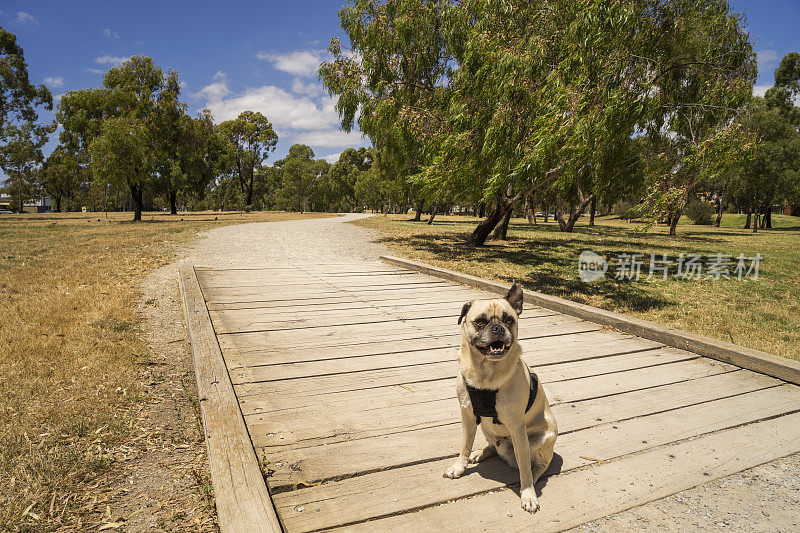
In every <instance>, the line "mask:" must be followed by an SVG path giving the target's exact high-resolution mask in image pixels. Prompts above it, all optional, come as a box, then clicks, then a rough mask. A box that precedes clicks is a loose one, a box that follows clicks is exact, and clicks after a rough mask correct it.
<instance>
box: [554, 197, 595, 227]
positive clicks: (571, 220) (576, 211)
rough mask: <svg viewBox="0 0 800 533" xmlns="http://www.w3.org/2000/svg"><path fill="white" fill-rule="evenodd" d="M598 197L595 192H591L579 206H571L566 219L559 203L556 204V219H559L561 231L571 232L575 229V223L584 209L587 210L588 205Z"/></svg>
mask: <svg viewBox="0 0 800 533" xmlns="http://www.w3.org/2000/svg"><path fill="white" fill-rule="evenodd" d="M595 198H596V197H595V195H594V193H592V194H590V195H589V196H587V197H586V198H584V199H583V201H582V202H580V203H579V204H578V206H577V207H572V206H570V213H569V217H568V218H567V220H564V216H563V214H562V213H561V210H560V209H559V208H558V205H559V203H560V202H559V203H557V204H556V206H557V207H556V220H557V221H558V227H559V229H560V230H561V231H563V232H565V233H571V232H572V230H573V229H575V223H576V222H577V221H578V219H579V218H580V217H581V215H582V214H583V212H584V211H586V207H587V206H588V205H589V204H590V203H591V202H592V200H594V199H595Z"/></svg>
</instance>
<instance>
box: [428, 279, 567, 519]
mask: <svg viewBox="0 0 800 533" xmlns="http://www.w3.org/2000/svg"><path fill="white" fill-rule="evenodd" d="M522 303H523V298H522V289H520V288H519V287H518V286H517V284H516V283H515V284H514V285H513V286H512V287H511V289H510V290H509V291H508V294H507V295H506V297H505V299H502V298H496V299H492V300H473V301H471V302H467V303H466V304H464V307H463V308H462V309H461V316H460V317H459V319H458V323H459V324H460V325H461V350H460V351H459V353H458V365H459V367H460V370H461V372H460V373H459V376H458V384H457V386H456V391H457V393H458V400H459V402H460V404H461V428H462V440H461V453H460V455H459V456H458V459H456V462H455V463H453V466H451V467H450V468H448V469H447V471H446V472H445V473H444V477H447V478H450V479H456V478H458V477H460V476H461V474H463V473H464V470H465V469H466V468H467V465H468V464H470V463H478V462H480V461H483V460H484V459H486V458H488V457H491V456H492V455H495V454H496V455H499V456H500V457H502V458H503V459H504V460H505V461H506V462H507V463H508V464H509V465H510V466H511V467H512V468H514V469H518V470H519V481H520V497H521V502H520V503H521V505H522V508H523V509H525V510H526V511H528V512H529V513H535V512H536V511H538V510H539V502H538V500H537V498H536V491H535V489H534V484H535V483H536V481H537V480H538V479H539V477H540V476H541V475H542V474H543V473H544V472H545V470H547V467H548V465H549V464H550V461H551V459H552V458H553V446H555V443H556V437H557V436H558V426H557V425H556V420H555V418H554V417H553V413H552V412H551V411H550V403H549V402H548V401H547V397H546V396H545V392H544V389H543V388H542V384H541V383H540V382H539V379H538V378H537V376H536V374H534V373H532V372H531V371H530V369H529V368H528V365H526V364H525V363H524V362H523V361H522V357H521V356H522V347H521V346H520V345H519V343H518V342H517V338H518V336H517V335H518V321H519V315H520V314H521V313H522ZM478 425H480V426H481V431H483V435H484V436H485V437H486V441H487V442H488V443H489V445H488V446H486V447H485V448H484V449H483V450H482V451H479V452H474V453H473V452H472V445H473V443H474V441H475V432H476V431H477V427H478Z"/></svg>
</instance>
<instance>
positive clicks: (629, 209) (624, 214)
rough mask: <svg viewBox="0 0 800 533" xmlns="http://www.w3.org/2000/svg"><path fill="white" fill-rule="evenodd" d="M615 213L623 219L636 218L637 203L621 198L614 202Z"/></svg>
mask: <svg viewBox="0 0 800 533" xmlns="http://www.w3.org/2000/svg"><path fill="white" fill-rule="evenodd" d="M614 214H615V215H617V216H618V217H619V218H621V219H623V220H628V221H630V219H632V218H636V204H634V203H633V202H629V201H627V200H620V201H619V202H617V203H616V204H614Z"/></svg>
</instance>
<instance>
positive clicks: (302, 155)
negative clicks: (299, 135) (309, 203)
mask: <svg viewBox="0 0 800 533" xmlns="http://www.w3.org/2000/svg"><path fill="white" fill-rule="evenodd" d="M315 163H316V161H315V160H314V151H313V150H312V149H311V147H310V146H306V145H305V144H293V145H292V146H290V147H289V153H288V154H287V155H286V157H285V158H283V159H282V160H281V161H279V162H278V163H276V166H278V167H279V168H280V169H281V173H282V174H281V189H280V191H278V196H279V198H280V200H279V201H280V205H282V206H283V207H286V208H290V209H296V210H297V211H299V212H300V213H302V212H303V211H305V210H306V209H305V207H306V200H307V198H308V197H309V196H310V193H311V192H312V190H313V186H314V179H315V177H316V176H317V172H318V171H319V170H320V169H319V168H318V166H317V165H315Z"/></svg>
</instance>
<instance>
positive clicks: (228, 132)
mask: <svg viewBox="0 0 800 533" xmlns="http://www.w3.org/2000/svg"><path fill="white" fill-rule="evenodd" d="M219 129H220V132H221V133H222V134H223V135H225V136H226V137H227V139H228V141H229V143H230V146H229V149H228V151H229V153H230V161H231V166H232V171H233V173H234V175H235V176H236V178H237V180H238V183H239V188H240V190H241V193H242V196H244V198H245V203H246V205H251V204H252V203H253V189H254V185H255V176H256V173H257V171H258V168H259V167H260V166H261V165H262V164H263V163H264V161H265V160H266V159H267V157H268V156H269V153H270V152H272V151H274V150H275V145H276V144H277V143H278V134H277V133H275V130H274V129H273V128H272V123H270V121H269V120H268V119H267V117H265V116H264V115H262V114H261V113H258V112H254V111H243V112H242V113H240V114H239V116H238V117H237V118H235V119H232V120H226V121H225V122H223V123H222V124H220V125H219Z"/></svg>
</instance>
